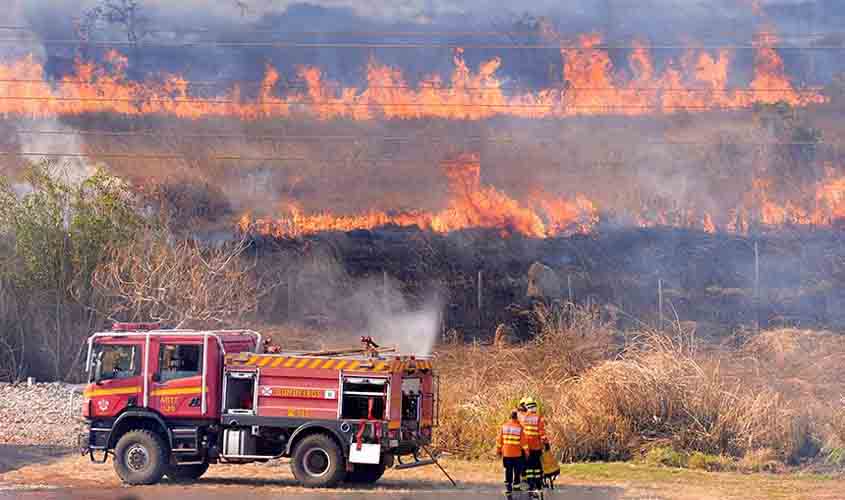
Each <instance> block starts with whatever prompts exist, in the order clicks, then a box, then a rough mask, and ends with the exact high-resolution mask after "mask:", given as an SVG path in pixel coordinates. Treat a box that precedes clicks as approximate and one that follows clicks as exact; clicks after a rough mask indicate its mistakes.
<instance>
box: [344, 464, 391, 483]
mask: <svg viewBox="0 0 845 500" xmlns="http://www.w3.org/2000/svg"><path fill="white" fill-rule="evenodd" d="M384 471H385V467H384V464H355V465H353V466H352V472H350V473H348V474H346V482H347V483H359V484H372V483H375V482H376V481H378V480H379V479H381V476H383V475H384Z"/></svg>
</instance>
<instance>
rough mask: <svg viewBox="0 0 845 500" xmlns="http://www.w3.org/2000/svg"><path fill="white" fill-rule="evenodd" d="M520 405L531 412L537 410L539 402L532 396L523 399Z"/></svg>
mask: <svg viewBox="0 0 845 500" xmlns="http://www.w3.org/2000/svg"><path fill="white" fill-rule="evenodd" d="M519 403H520V404H521V405H522V406H525V408H527V409H529V410H531V409H537V401H534V398H532V397H531V396H526V397H524V398H522V401H520V402H519Z"/></svg>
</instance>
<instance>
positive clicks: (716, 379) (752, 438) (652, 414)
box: [550, 333, 810, 461]
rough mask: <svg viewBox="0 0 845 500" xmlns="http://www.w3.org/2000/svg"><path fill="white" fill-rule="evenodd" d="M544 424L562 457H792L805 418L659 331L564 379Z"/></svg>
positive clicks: (803, 434) (802, 441) (802, 439)
mask: <svg viewBox="0 0 845 500" xmlns="http://www.w3.org/2000/svg"><path fill="white" fill-rule="evenodd" d="M557 404H558V405H560V406H559V408H558V409H557V411H556V412H555V413H556V414H558V415H560V418H558V419H555V420H553V421H551V422H550V424H551V425H550V427H551V428H552V429H553V430H554V431H556V432H555V434H556V436H557V438H558V440H557V442H558V445H559V446H560V447H561V451H562V455H563V458H564V459H566V460H584V459H611V460H612V459H627V458H631V457H633V456H635V455H636V454H638V452H642V451H644V450H647V449H648V448H650V447H654V446H669V447H671V448H672V449H675V450H684V451H687V452H689V451H699V452H702V453H706V454H714V455H720V454H725V455H730V456H734V457H742V456H743V455H745V454H746V453H747V452H748V451H750V450H756V449H762V448H771V449H773V450H775V451H776V452H777V453H778V456H779V457H780V459H781V460H784V461H794V460H796V459H797V458H798V457H799V456H800V455H801V454H802V453H803V452H804V451H805V450H806V449H807V448H808V447H807V441H808V440H809V439H810V432H809V420H808V419H807V418H806V416H805V415H804V414H803V413H802V412H801V411H799V410H798V409H797V406H796V405H795V404H793V403H791V402H789V401H787V400H785V399H784V398H783V397H782V396H781V395H780V394H778V393H777V392H775V391H773V390H771V389H759V388H757V389H752V388H750V387H745V386H743V385H742V384H740V383H735V382H732V381H731V378H730V377H727V376H725V375H724V374H723V372H722V366H721V364H720V363H719V362H717V360H715V359H714V358H713V356H712V355H709V356H705V355H703V354H699V353H697V352H696V349H695V345H694V344H693V343H690V342H689V341H687V340H683V339H682V340H678V339H677V337H676V338H672V337H668V336H666V335H662V334H658V333H650V334H647V335H645V336H643V337H642V338H641V339H640V340H639V341H638V342H637V343H635V345H634V346H632V347H630V348H628V349H627V350H626V351H625V352H624V353H623V355H622V356H621V357H620V359H618V360H615V361H608V362H606V363H603V364H601V365H599V366H597V367H595V368H593V369H591V370H589V371H588V372H586V373H584V375H583V376H581V377H579V378H577V379H574V380H571V381H569V383H568V384H567V387H566V390H565V391H564V392H563V393H562V394H561V397H560V399H559V400H558V403H557Z"/></svg>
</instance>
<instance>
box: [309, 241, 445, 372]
mask: <svg viewBox="0 0 845 500" xmlns="http://www.w3.org/2000/svg"><path fill="white" fill-rule="evenodd" d="M325 248H326V247H323V248H322V249H320V248H318V249H314V250H312V252H311V254H310V255H309V256H308V257H306V258H305V259H304V260H303V261H301V262H299V263H298V264H297V265H296V269H298V271H297V273H296V278H295V279H296V286H295V292H294V293H295V294H296V297H295V301H296V304H297V310H298V312H299V314H300V315H301V317H302V318H304V319H306V320H307V319H308V318H315V317H319V318H323V321H324V322H325V323H326V324H327V326H326V328H327V329H329V330H340V331H344V332H354V333H355V335H356V337H354V338H349V339H336V340H339V341H342V343H343V344H351V345H355V344H356V343H357V341H358V338H357V337H359V336H370V337H372V338H373V340H375V341H376V343H378V344H379V345H381V346H382V347H396V349H397V351H398V352H400V353H402V354H415V355H426V354H430V353H431V350H432V349H433V347H434V344H435V342H436V340H437V336H438V332H439V331H440V319H441V317H440V314H441V313H440V311H441V310H442V301H441V300H440V299H439V297H438V296H437V294H435V293H432V294H430V295H429V297H428V298H427V300H424V301H422V302H419V301H417V302H416V303H412V302H411V301H410V300H408V299H407V298H406V296H405V294H404V293H403V292H402V290H401V289H400V286H399V285H400V284H399V283H398V282H397V281H394V280H392V279H389V277H388V279H384V278H383V277H379V278H378V279H356V278H353V277H351V276H349V274H348V273H347V272H346V269H345V268H344V266H343V264H342V263H341V262H340V259H339V258H337V257H335V256H333V255H331V254H330V252H329V251H327V250H326V249H325Z"/></svg>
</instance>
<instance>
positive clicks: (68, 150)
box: [17, 119, 96, 183]
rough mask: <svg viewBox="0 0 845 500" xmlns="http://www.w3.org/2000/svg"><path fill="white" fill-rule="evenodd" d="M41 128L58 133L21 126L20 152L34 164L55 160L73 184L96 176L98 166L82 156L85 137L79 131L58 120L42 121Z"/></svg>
mask: <svg viewBox="0 0 845 500" xmlns="http://www.w3.org/2000/svg"><path fill="white" fill-rule="evenodd" d="M38 123H39V124H38V131H49V132H56V133H54V134H39V133H32V132H36V131H32V130H22V129H18V132H17V135H18V142H19V144H20V152H21V153H22V154H25V155H26V156H25V158H26V159H27V160H29V161H30V162H32V163H38V162H40V161H43V160H45V159H47V160H51V161H52V162H53V163H54V164H55V165H56V167H57V168H59V169H60V173H61V174H62V176H63V177H64V178H65V179H66V180H67V181H68V182H71V183H78V182H82V181H84V180H85V179H87V178H89V177H91V176H92V175H94V172H95V171H96V167H95V166H94V165H93V164H92V162H91V160H90V159H88V158H86V157H84V156H81V155H82V154H83V151H84V139H83V138H82V137H81V136H80V135H79V134H77V133H76V130H75V129H73V128H71V127H68V126H66V125H64V124H62V123H61V122H60V121H58V120H56V119H44V120H40V121H39V122H38Z"/></svg>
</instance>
